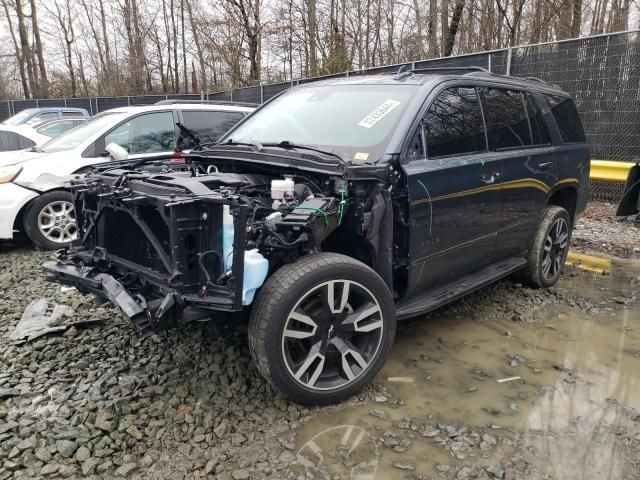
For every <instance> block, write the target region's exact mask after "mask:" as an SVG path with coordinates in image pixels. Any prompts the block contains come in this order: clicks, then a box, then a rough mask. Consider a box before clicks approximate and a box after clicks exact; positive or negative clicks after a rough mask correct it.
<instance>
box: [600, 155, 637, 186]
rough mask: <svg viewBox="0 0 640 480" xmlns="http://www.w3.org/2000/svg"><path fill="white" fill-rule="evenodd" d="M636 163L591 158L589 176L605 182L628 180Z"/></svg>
mask: <svg viewBox="0 0 640 480" xmlns="http://www.w3.org/2000/svg"><path fill="white" fill-rule="evenodd" d="M634 165H635V163H632V162H612V161H610V160H591V170H590V171H589V178H590V179H591V180H602V181H605V182H620V183H624V182H626V181H627V177H628V176H629V170H630V169H631V167H633V166H634Z"/></svg>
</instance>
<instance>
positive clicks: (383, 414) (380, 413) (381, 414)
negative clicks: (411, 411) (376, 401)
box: [369, 410, 389, 420]
mask: <svg viewBox="0 0 640 480" xmlns="http://www.w3.org/2000/svg"><path fill="white" fill-rule="evenodd" d="M369 415H371V416H372V417H377V418H380V419H382V420H389V415H388V414H387V412H385V411H384V410H371V411H370V412H369Z"/></svg>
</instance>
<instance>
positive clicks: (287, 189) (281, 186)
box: [271, 177, 295, 200]
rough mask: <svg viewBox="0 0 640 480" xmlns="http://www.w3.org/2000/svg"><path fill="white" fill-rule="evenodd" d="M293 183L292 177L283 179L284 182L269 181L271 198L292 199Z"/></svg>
mask: <svg viewBox="0 0 640 480" xmlns="http://www.w3.org/2000/svg"><path fill="white" fill-rule="evenodd" d="M294 188H295V183H294V182H293V178H292V177H284V180H271V198H272V199H274V200H284V199H285V198H291V197H293V192H294Z"/></svg>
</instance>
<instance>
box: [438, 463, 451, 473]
mask: <svg viewBox="0 0 640 480" xmlns="http://www.w3.org/2000/svg"><path fill="white" fill-rule="evenodd" d="M449 468H451V467H449V465H442V464H438V465H436V470H437V471H439V472H448V471H449Z"/></svg>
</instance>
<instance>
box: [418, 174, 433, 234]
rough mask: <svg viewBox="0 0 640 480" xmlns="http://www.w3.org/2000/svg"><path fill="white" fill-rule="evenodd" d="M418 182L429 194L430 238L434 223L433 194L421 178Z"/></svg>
mask: <svg viewBox="0 0 640 480" xmlns="http://www.w3.org/2000/svg"><path fill="white" fill-rule="evenodd" d="M418 183H419V184H420V186H421V187H422V188H424V193H426V194H427V198H428V199H429V238H431V226H432V225H433V205H432V204H431V195H429V190H427V187H426V186H425V184H424V183H422V181H421V180H419V179H418Z"/></svg>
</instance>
